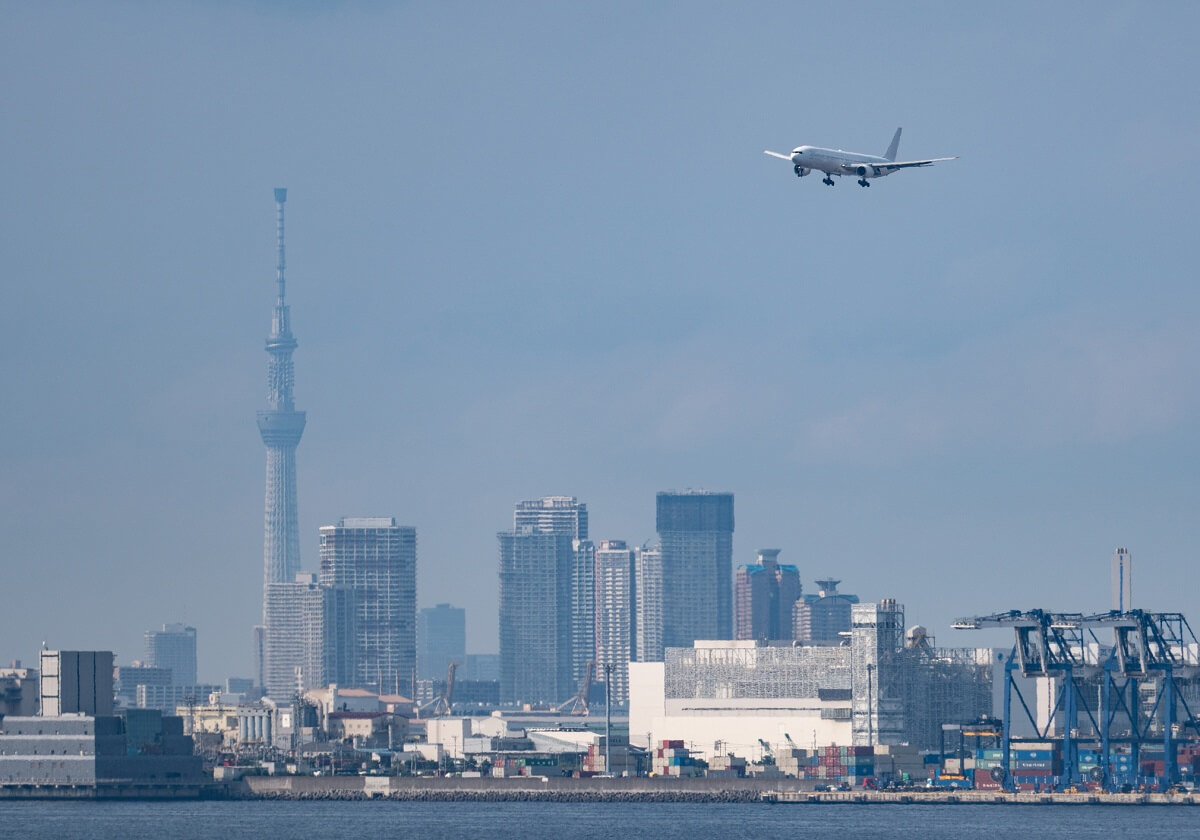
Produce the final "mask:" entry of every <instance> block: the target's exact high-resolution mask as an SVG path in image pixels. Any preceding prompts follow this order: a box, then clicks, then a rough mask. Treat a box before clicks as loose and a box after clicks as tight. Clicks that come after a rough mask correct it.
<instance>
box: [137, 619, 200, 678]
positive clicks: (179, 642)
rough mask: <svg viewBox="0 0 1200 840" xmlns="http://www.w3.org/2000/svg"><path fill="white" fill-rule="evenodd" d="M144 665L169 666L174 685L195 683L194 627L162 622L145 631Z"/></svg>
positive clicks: (152, 666) (154, 666)
mask: <svg viewBox="0 0 1200 840" xmlns="http://www.w3.org/2000/svg"><path fill="white" fill-rule="evenodd" d="M146 665H148V666H149V667H151V668H170V669H171V681H172V683H173V684H175V685H195V684H196V628H195V627H185V626H183V625H182V624H164V625H163V626H162V629H161V630H147V631H146Z"/></svg>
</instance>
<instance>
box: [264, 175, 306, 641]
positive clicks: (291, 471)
mask: <svg viewBox="0 0 1200 840" xmlns="http://www.w3.org/2000/svg"><path fill="white" fill-rule="evenodd" d="M286 201H287V190H286V189H283V188H280V189H276V190H275V243H276V244H275V248H276V260H275V283H276V285H277V287H278V295H279V296H278V297H277V298H276V300H275V314H274V316H273V317H272V319H271V334H270V335H269V336H268V337H267V354H268V355H269V357H270V361H269V362H268V364H267V410H266V411H260V412H258V431H259V433H260V434H261V435H262V440H263V443H265V444H266V446H267V496H266V509H265V515H264V517H263V618H264V622H265V619H266V586H267V584H271V583H290V582H292V581H293V580H295V579H296V573H297V572H299V571H300V523H299V516H298V513H297V506H296V446H297V445H298V444H299V443H300V436H301V435H302V434H304V420H305V415H304V412H303V411H297V410H296V405H295V402H294V400H293V397H292V387H293V385H294V384H295V368H294V367H293V364H292V351H293V350H295V349H296V339H295V338H293V337H292V326H291V317H290V313H289V311H288V305H287V303H285V302H284V292H285V282H284V278H283V269H284V255H283V205H284V202H286Z"/></svg>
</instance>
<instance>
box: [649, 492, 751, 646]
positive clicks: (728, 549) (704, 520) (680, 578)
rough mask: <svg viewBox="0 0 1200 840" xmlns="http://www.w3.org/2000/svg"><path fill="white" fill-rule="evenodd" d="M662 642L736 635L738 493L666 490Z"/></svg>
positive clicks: (661, 529)
mask: <svg viewBox="0 0 1200 840" xmlns="http://www.w3.org/2000/svg"><path fill="white" fill-rule="evenodd" d="M656 518H657V524H658V538H659V543H660V546H661V550H662V581H663V583H662V604H663V645H664V646H665V647H688V646H691V644H692V643H693V642H695V641H696V640H697V639H731V638H733V494H732V493H710V492H702V491H686V492H682V493H677V492H663V493H659V494H658V498H657V517H656Z"/></svg>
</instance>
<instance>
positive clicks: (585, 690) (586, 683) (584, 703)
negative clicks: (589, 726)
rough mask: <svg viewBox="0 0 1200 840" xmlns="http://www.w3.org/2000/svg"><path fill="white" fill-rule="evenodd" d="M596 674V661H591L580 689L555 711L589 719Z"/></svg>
mask: <svg viewBox="0 0 1200 840" xmlns="http://www.w3.org/2000/svg"><path fill="white" fill-rule="evenodd" d="M595 672H596V660H594V659H589V660H588V663H587V668H585V669H584V673H583V679H581V680H580V681H579V689H578V690H577V691H576V692H575V694H574V695H572V696H571V698H570V699H569V700H567V701H566V702H564V703H560V704H558V705H557V706H555V707H554V711H556V712H559V713H561V714H567V715H580V716H581V717H587V716H588V714H589V712H588V694H589V693H590V692H591V690H592V675H593V674H594V673H595Z"/></svg>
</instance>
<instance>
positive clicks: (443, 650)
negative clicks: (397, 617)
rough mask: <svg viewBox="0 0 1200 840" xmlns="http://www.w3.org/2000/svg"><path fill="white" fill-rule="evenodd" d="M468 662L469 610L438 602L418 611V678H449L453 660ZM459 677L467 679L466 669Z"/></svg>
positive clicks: (461, 662)
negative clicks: (448, 670) (465, 676)
mask: <svg viewBox="0 0 1200 840" xmlns="http://www.w3.org/2000/svg"><path fill="white" fill-rule="evenodd" d="M466 661H467V611H466V610H464V609H463V608H462V607H452V606H450V605H449V604H438V605H437V606H436V607H425V608H424V609H423V610H421V611H420V612H419V613H418V614H417V679H421V680H440V679H445V677H446V671H447V669H448V668H449V667H450V663H451V662H457V663H458V664H459V665H465V664H466ZM459 678H460V679H462V678H464V674H463V673H462V672H460V673H459Z"/></svg>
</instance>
